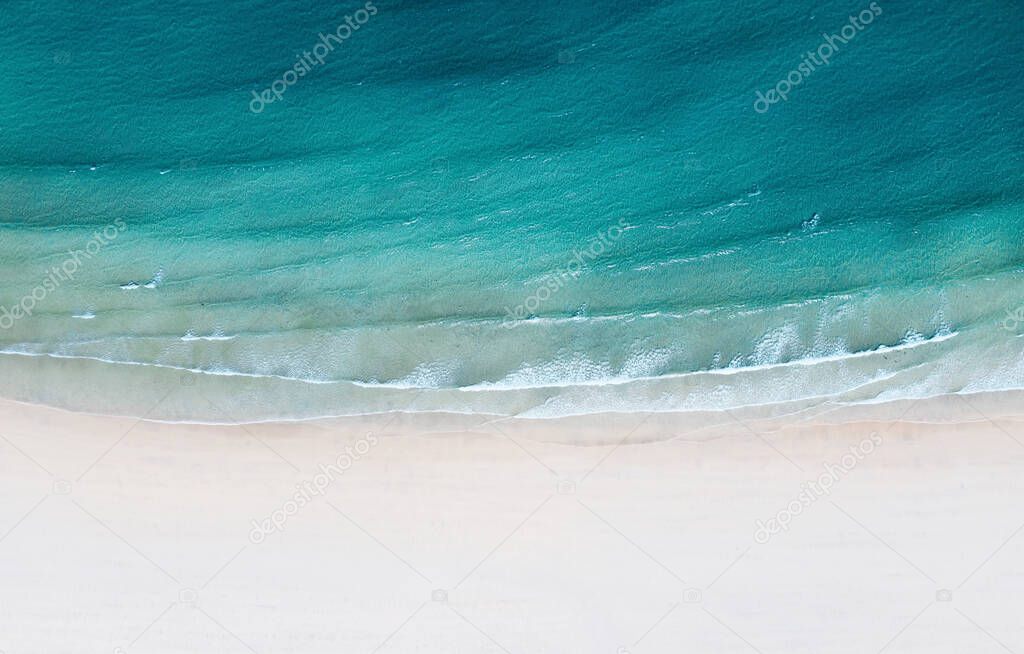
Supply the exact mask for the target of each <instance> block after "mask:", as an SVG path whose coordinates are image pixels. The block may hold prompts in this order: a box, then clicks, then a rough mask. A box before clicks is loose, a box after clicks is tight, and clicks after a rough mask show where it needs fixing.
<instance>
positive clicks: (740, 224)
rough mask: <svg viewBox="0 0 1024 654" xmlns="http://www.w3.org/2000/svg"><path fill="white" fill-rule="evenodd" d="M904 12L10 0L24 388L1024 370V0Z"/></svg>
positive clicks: (175, 405) (31, 396)
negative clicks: (762, 100) (825, 59)
mask: <svg viewBox="0 0 1024 654" xmlns="http://www.w3.org/2000/svg"><path fill="white" fill-rule="evenodd" d="M869 4H870V3H863V4H860V3H853V2H838V1H831V0H828V1H824V2H822V1H815V2H809V1H808V2H800V1H798V2H790V3H776V2H760V1H758V2H744V3H739V2H729V3H722V2H719V1H717V0H715V1H714V2H712V1H710V0H708V1H704V0H691V1H687V2H680V1H665V2H649V3H648V2H642V3H613V2H604V1H596V2H586V3H584V2H556V3H551V2H543V3H542V2H521V3H497V2H459V1H456V2H445V3H426V2H411V1H410V2H393V1H388V0H380V1H376V0H375V1H374V2H371V3H366V4H365V5H364V4H361V3H358V2H353V3H351V5H348V4H344V3H343V4H339V5H336V6H326V5H325V6H322V7H315V8H313V7H310V6H309V3H301V2H296V1H292V0H285V1H278V2H274V3H261V4H259V5H257V6H242V5H241V4H238V5H237V6H236V5H234V4H229V3H223V2H212V1H199V0H189V1H188V2H183V3H164V2H160V3H158V2H129V3H113V2H106V1H102V2H96V3H88V5H83V4H80V3H75V4H72V3H64V2H55V3H41V2H25V1H19V0H8V1H7V2H5V3H4V6H3V10H2V11H0V70H2V72H3V75H0V93H2V97H3V98H4V102H3V103H0V395H2V396H4V397H9V398H15V399H19V400H27V401H34V402H43V403H47V404H53V405H57V406H63V407H68V408H72V409H76V410H82V411H90V412H97V413H117V414H132V415H148V416H150V417H153V418H159V419H167V420H197V421H213V422H234V421H243V420H264V419H272V418H306V417H313V416H324V415H346V414H358V413H367V412H377V411H385V410H415V411H435V410H448V411H466V412H487V413H497V414H505V415H513V414H514V415H522V416H532V417H552V416H560V415H567V414H574V413H588V412H597V411H644V410H659V411H667V410H703V409H716V408H731V407H739V406H746V405H750V404H766V403H790V404H792V405H793V406H798V407H799V406H811V405H815V404H821V403H823V402H827V401H831V402H875V401H880V400H886V399H894V398H901V397H924V396H929V395H935V394H939V393H946V392H971V391H980V390H992V389H1007V388H1024V339H1022V338H1021V334H1024V310H1019V309H1018V308H1019V307H1022V306H1024V284H1022V273H1024V243H1022V239H1021V228H1022V226H1024V75H1022V73H1021V71H1022V70H1024V67H1022V63H1024V61H1022V60H1024V39H1021V38H1020V35H1019V28H1020V25H1021V24H1022V21H1021V19H1022V17H1024V9H1022V8H1021V6H1020V5H1019V3H1016V2H1013V1H1012V0H984V1H983V0H975V1H966V2H960V3H933V2H924V1H914V2H900V3H891V4H890V3H888V2H880V3H876V4H874V8H875V10H873V9H872V8H871V7H870V6H869ZM862 11H866V12H867V14H865V15H863V17H864V18H863V19H862V22H861V23H860V28H859V29H857V28H855V27H852V26H851V27H848V28H847V30H846V33H847V34H850V33H851V30H852V34H853V37H852V38H849V39H847V42H846V43H842V42H841V41H837V40H836V39H835V38H833V37H831V35H832V34H835V35H837V36H839V37H842V36H843V35H844V32H843V29H844V26H850V25H851V23H850V16H851V15H854V16H860V15H862V14H861V12H862ZM346 16H349V20H348V22H346ZM868 17H870V18H871V21H870V22H868V21H867V20H866V18H868ZM341 26H344V27H341ZM350 26H351V27H350ZM339 27H341V28H340V29H339ZM355 28H357V29H355ZM823 33H826V35H825V36H823ZM321 35H330V36H329V37H323V36H321ZM826 36H828V37H830V38H829V39H826ZM825 43H829V44H830V46H833V49H834V52H832V53H829V52H828V49H827V48H826V49H822V48H823V44H825ZM318 44H321V45H319V47H318ZM328 44H329V45H330V46H331V47H330V48H328ZM808 52H811V53H819V54H823V55H828V56H829V58H830V60H829V63H828V64H827V65H824V64H823V63H822V64H821V65H817V66H814V67H813V68H812V67H811V65H810V63H808V62H813V58H809V57H808V56H807V53H808ZM819 61H820V58H819ZM801 66H803V68H801ZM286 71H291V72H286ZM791 71H794V72H795V74H793V75H791ZM300 72H301V75H300ZM787 77H789V78H790V79H792V80H795V81H797V82H799V83H797V84H795V85H794V86H792V88H789V89H787V88H786V85H785V84H784V85H782V86H779V85H778V83H779V82H780V81H781V80H784V79H786V78H787ZM275 80H282V81H280V82H277V83H275ZM289 82H291V83H290V84H289ZM787 83H788V82H787ZM773 88H774V89H776V90H777V91H778V92H785V94H786V96H787V99H786V100H779V99H778V98H777V97H775V96H774V95H773V96H772V97H773V98H775V99H776V100H779V101H777V102H775V103H773V104H770V105H761V106H760V107H758V106H757V105H755V101H756V100H758V98H759V97H764V96H759V95H758V93H759V92H760V93H767V92H768V91H769V90H772V89H773ZM267 89H270V90H269V91H266V93H264V91H265V90H267ZM275 90H276V91H277V94H276V95H275ZM261 93H262V94H263V95H262V98H263V99H270V98H272V99H273V101H272V102H269V103H266V102H263V101H262V100H261V101H260V102H257V101H256V100H255V99H254V98H258V97H260V94H261ZM762 110H764V111H762ZM76 251H77V254H76ZM69 252H70V253H69ZM54 267H56V268H57V269H58V272H54V270H53V269H54ZM33 292H35V298H32V299H28V300H26V298H31V296H32V293H33ZM29 311H31V315H21V314H27V313H28V312H29ZM1015 317H1020V320H1019V321H1018V320H1016V319H1015Z"/></svg>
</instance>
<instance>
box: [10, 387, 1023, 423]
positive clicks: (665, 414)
mask: <svg viewBox="0 0 1024 654" xmlns="http://www.w3.org/2000/svg"><path fill="white" fill-rule="evenodd" d="M828 397H832V396H825V398H806V399H802V400H794V401H790V402H766V403H762V404H749V405H745V406H740V407H735V408H726V409H715V410H703V409H702V410H693V411H674V410H649V411H648V410H637V411H594V412H587V413H578V414H569V415H564V416H517V415H503V414H497V413H482V412H481V413H477V412H471V411H450V410H444V409H437V410H408V409H403V410H393V411H376V412H369V413H353V414H342V415H325V416H314V417H309V418H271V419H260V420H251V421H238V422H208V421H201V420H165V419H160V418H150V417H147V416H145V415H143V416H137V415H130V414H108V413H100V412H90V411H79V410H76V409H69V408H65V407H61V406H54V405H49V404H44V403H40V402H31V401H26V400H19V399H14V398H8V397H0V410H2V409H3V406H4V405H8V404H9V405H18V406H24V407H26V408H28V409H29V410H40V409H41V410H51V411H57V412H61V413H65V414H69V415H70V416H83V417H90V418H100V419H119V420H121V419H123V420H138V421H142V422H147V423H154V424H162V425H180V426H184V427H189V426H195V427H240V426H248V425H280V426H287V425H303V424H314V425H315V424H318V423H332V422H339V421H358V420H367V419H376V418H380V417H390V418H392V419H397V418H398V417H403V418H405V419H407V420H417V419H421V418H422V420H423V421H426V422H445V421H447V422H450V423H453V424H460V423H464V422H471V423H475V424H490V423H517V422H521V423H523V424H538V425H541V424H548V425H555V424H558V423H565V422H574V421H581V422H586V421H600V420H602V419H608V418H615V417H623V418H628V417H630V416H650V417H656V419H657V420H661V421H673V420H679V421H684V422H698V423H699V422H706V421H707V418H708V417H709V416H721V415H729V416H732V417H733V418H732V419H733V420H742V419H749V420H756V421H771V422H773V423H777V427H776V428H782V427H785V426H787V425H786V419H787V418H791V419H792V421H793V422H792V423H791V424H815V423H814V422H813V419H814V418H824V417H826V416H836V415H841V416H847V415H849V417H844V418H840V419H832V420H828V421H826V423H825V424H833V425H836V424H838V425H843V424H854V423H858V422H873V421H879V420H883V421H884V420H886V419H888V420H903V418H904V413H906V412H901V411H900V408H901V407H905V406H907V405H911V406H917V405H924V408H932V407H937V406H948V405H949V404H950V403H951V402H952V401H953V400H955V399H956V398H962V399H964V400H967V398H971V399H973V400H976V401H979V402H978V403H979V404H981V405H982V406H984V407H985V409H984V410H979V409H978V408H974V407H973V405H971V407H970V408H967V409H964V410H963V413H965V414H975V415H977V414H982V415H980V416H978V417H976V418H975V419H974V420H962V419H960V418H962V416H960V417H957V416H952V415H950V413H949V412H948V411H942V412H941V413H942V414H943V416H944V417H943V418H940V419H930V420H929V419H921V420H918V421H909V422H914V423H915V424H939V425H941V424H957V423H960V424H966V423H971V422H977V421H979V420H980V421H984V420H992V419H998V418H1016V417H1024V389H1016V388H1014V389H1005V390H981V391H969V392H959V393H942V394H938V395H931V396H927V397H920V398H895V399H879V400H868V401H858V402H841V401H831V400H828V399H827V398H828ZM817 399H824V401H823V402H821V403H820V404H812V405H808V406H801V407H799V408H796V409H795V410H793V411H789V412H787V411H785V408H786V407H787V406H791V405H797V404H803V403H805V402H806V401H808V400H817ZM968 401H969V400H968ZM1014 406H1016V407H1021V408H1020V409H1016V410H1014V409H1012V408H1011V407H1014ZM917 413H920V412H915V414H917ZM989 413H991V414H992V416H989V415H988V414H989ZM851 414H852V415H851ZM856 414H863V415H860V416H858V415H856ZM802 415H803V416H804V417H802V418H801V417H800V416H802ZM886 416H889V417H888V418H887V417H886ZM893 416H895V417H893Z"/></svg>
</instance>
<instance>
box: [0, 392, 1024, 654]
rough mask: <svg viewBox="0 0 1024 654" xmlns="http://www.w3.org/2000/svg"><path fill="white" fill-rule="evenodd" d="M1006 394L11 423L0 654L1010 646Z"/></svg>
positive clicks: (7, 407) (1019, 581) (1016, 643)
mask: <svg viewBox="0 0 1024 654" xmlns="http://www.w3.org/2000/svg"><path fill="white" fill-rule="evenodd" d="M1021 397H1022V396H1021V395H1019V394H1001V395H986V396H972V397H969V398H966V399H965V398H958V397H950V398H942V399H938V400H932V401H927V402H919V403H896V404H890V405H884V406H878V407H873V408H858V409H854V410H845V411H842V412H832V413H819V414H818V415H807V416H798V417H789V418H785V419H778V418H776V419H767V416H766V415H763V412H762V415H758V412H750V413H748V414H745V415H743V416H739V415H737V419H733V418H732V417H731V416H728V415H724V414H718V415H713V414H709V415H705V416H689V417H686V418H683V417H680V416H671V415H656V416H650V415H642V414H636V415H616V416H595V417H590V418H577V419H567V420H560V421H501V422H487V421H486V420H485V418H482V417H470V416H441V415H438V416H422V415H420V416H408V415H391V416H375V417H370V418H361V419H346V420H334V421H324V422H318V423H294V424H261V425H250V426H245V427H220V426H217V427H214V426H185V425H167V424H158V423H150V422H140V421H137V420H133V419H125V418H107V417H93V416H83V415H78V414H71V413H66V412H62V411H58V410H53V409H46V408H39V407H32V406H27V405H23V404H15V403H10V402H0V436H2V438H0V650H3V651H4V652H6V654H20V653H22V652H24V653H32V654H35V653H47V654H49V653H58V652H118V651H121V652H127V653H130V654H136V653H138V654H142V653H156V652H200V651H207V652H218V653H219V652H225V653H230V652H247V651H253V652H258V653H259V654H271V653H277V652H282V653H284V652H296V653H301V654H312V653H316V652H334V653H339V652H340V653H345V654H348V653H366V654H370V653H371V652H381V653H389V652H409V653H416V654H423V653H430V652H447V653H452V652H454V653H461V652H465V653H487V652H510V653H512V654H538V653H544V652H551V653H559V654H565V653H571V652H581V653H583V652H586V653H602V652H606V653H608V654H617V653H623V652H632V653H634V654H646V653H652V654H653V653H658V652H665V653H669V652H672V653H675V652H723V653H729V652H752V651H758V652H763V653H765V654H769V653H775V652H778V653H780V654H782V653H785V654H794V653H797V652H808V653H814V654H820V653H822V652H829V653H839V652H858V653H861V652H870V653H874V652H880V651H885V652H892V653H898V652H927V653H929V654H933V653H935V652H958V653H962V652H970V653H971V654H985V653H987V652H1007V651H1009V652H1022V653H1024V621H1022V620H1021V615H1022V609H1024V533H1022V531H1024V529H1022V527H1024V502H1022V499H1024V474H1022V472H1024V420H1022V419H1021V417H1020V416H1018V415H1016V414H1024V410H1021V409H1024V403H1022V402H1021ZM898 417H899V418H900V420H899V421H898V422H893V421H894V420H895V419H896V418H898ZM926 422H937V423H940V424H925V423H926ZM872 433H874V434H877V435H878V440H880V442H881V444H880V445H879V446H878V447H877V448H876V449H875V450H874V451H873V452H872V453H871V454H869V455H865V456H864V457H863V460H859V461H857V462H856V464H855V465H854V467H853V468H852V470H850V471H849V472H846V471H844V472H842V474H840V475H838V476H839V481H837V482H834V485H833V488H832V489H831V495H830V496H825V497H821V498H815V499H814V501H811V502H809V506H807V507H801V510H802V512H801V513H800V515H797V516H795V517H793V519H792V522H791V524H790V526H789V528H788V530H787V531H784V532H782V533H779V534H777V535H774V536H773V537H771V538H770V539H769V541H768V542H767V543H765V544H759V543H757V542H756V541H755V531H756V529H757V527H756V525H755V523H756V521H757V520H759V519H761V520H767V519H769V518H771V517H773V516H775V515H776V514H777V513H778V512H779V511H780V510H783V509H785V507H786V505H787V504H788V503H789V502H790V501H791V500H794V499H796V498H797V496H798V494H799V493H800V492H801V486H800V484H801V482H803V481H807V480H812V479H816V478H818V477H819V476H820V475H821V474H822V473H823V472H824V470H825V468H824V466H825V464H826V463H831V464H833V465H840V462H841V460H842V457H843V454H844V453H846V452H848V448H849V447H850V446H851V445H856V444H858V443H860V442H861V441H863V440H864V439H866V438H870V437H871V434H872ZM367 434H372V437H371V438H369V439H368V437H367ZM361 439H362V440H363V443H360V442H359V441H360V440H361ZM373 441H375V444H373ZM366 444H369V450H368V451H366V452H365V454H362V455H357V456H356V457H355V459H356V460H354V461H352V462H351V466H350V467H347V466H348V463H349V462H348V461H346V460H343V463H344V464H345V466H346V467H347V469H346V470H345V471H344V472H341V473H335V474H334V477H335V478H334V480H333V481H331V482H330V483H329V485H328V486H327V488H326V491H325V494H324V495H323V496H312V497H313V499H312V501H310V502H309V503H308V504H306V505H305V506H302V507H296V508H298V510H297V512H296V513H295V514H294V515H291V516H289V517H288V518H287V520H286V521H285V522H284V524H283V526H282V528H281V529H280V530H278V531H275V532H274V533H271V534H270V535H269V536H266V538H265V539H263V540H262V542H259V543H258V544H256V543H253V542H251V540H250V532H251V530H252V524H251V522H252V521H253V520H257V521H259V520H262V519H264V518H266V517H268V516H270V515H271V514H272V513H273V512H274V511H275V510H278V509H281V508H282V507H283V506H284V505H285V502H286V501H287V500H288V499H289V498H290V497H291V496H292V495H294V494H295V493H296V492H297V491H296V485H297V484H301V483H302V482H303V481H306V480H309V481H315V478H316V476H317V474H318V473H319V469H318V466H319V465H320V464H324V465H327V464H331V463H333V462H335V461H336V460H337V458H338V455H339V454H341V453H343V452H344V448H345V447H346V446H349V447H351V448H357V447H358V448H363V447H364V445H366ZM353 451H354V450H353ZM323 480H324V478H321V481H323ZM289 508H291V507H289ZM279 517H280V514H279ZM946 590H948V591H949V594H948V595H947V594H946V593H945V592H943V591H946ZM937 593H938V595H937ZM947 599H951V601H946V600H947Z"/></svg>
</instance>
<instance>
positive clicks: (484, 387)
mask: <svg viewBox="0 0 1024 654" xmlns="http://www.w3.org/2000/svg"><path fill="white" fill-rule="evenodd" d="M957 333H958V332H951V333H949V334H942V335H939V336H933V337H932V338H930V339H925V340H920V341H912V342H910V343H903V344H900V345H894V346H888V345H881V346H879V347H877V348H875V349H873V350H864V351H861V352H853V353H847V354H838V355H833V356H828V357H816V358H810V359H797V360H794V361H787V362H784V363H769V364H762V365H756V366H747V367H737V368H718V369H715V370H697V371H693V372H681V373H672V374H668V375H660V376H645V377H614V378H605V379H594V380H583V381H574V382H552V383H544V384H536V385H513V384H502V383H501V382H484V383H481V384H473V385H471V386H458V387H431V386H416V385H412V384H405V383H400V382H362V381H356V380H329V379H327V380H321V379H309V378H305V377H291V376H288V375H273V374H263V373H251V372H240V371H237V370H201V369H198V368H188V367H186V366H175V365H171V364H166V363H142V362H140V361H118V360H114V359H105V358H103V357H93V356H87V355H78V354H56V353H53V352H25V351H21V350H0V355H5V354H6V355H11V356H25V357H49V358H53V359H80V360H85V361H96V362H99V363H108V364H111V365H122V366H143V367H152V368H164V369H168V370H178V371H181V372H190V373H194V374H199V375H211V376H215V377H246V378H250V379H279V380H282V381H293V382H299V383H303V384H313V385H329V384H351V385H353V386H357V387H360V388H374V389H385V388H386V389H392V390H421V391H458V392H463V393H475V392H504V391H522V390H543V389H548V388H572V387H582V386H621V385H625V384H631V383H635V382H644V381H664V380H670V379H680V378H686V377H695V376H701V375H738V374H743V373H748V372H760V371H764V370H772V369H776V368H788V367H792V366H815V365H819V364H822V363H834V362H837V361H846V360H849V359H859V358H863V357H869V356H874V355H876V354H885V353H890V352H897V351H901V350H910V349H914V348H916V347H920V346H923V345H930V344H935V343H940V342H942V341H947V340H949V339H951V338H953V337H955V336H956V335H957Z"/></svg>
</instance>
